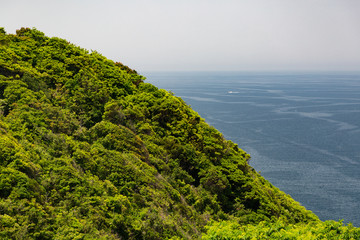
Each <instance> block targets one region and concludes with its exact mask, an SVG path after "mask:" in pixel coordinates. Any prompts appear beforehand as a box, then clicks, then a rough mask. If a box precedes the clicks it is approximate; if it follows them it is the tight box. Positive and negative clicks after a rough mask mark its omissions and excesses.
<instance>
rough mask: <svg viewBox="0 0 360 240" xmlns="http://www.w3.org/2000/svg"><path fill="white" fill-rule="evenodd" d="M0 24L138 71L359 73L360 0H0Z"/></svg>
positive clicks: (13, 30)
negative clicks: (40, 34)
mask: <svg viewBox="0 0 360 240" xmlns="http://www.w3.org/2000/svg"><path fill="white" fill-rule="evenodd" d="M0 23H1V24H0V26H2V27H5V30H6V31H7V32H8V33H15V30H16V29H19V28H20V27H31V28H32V27H35V28H37V29H38V30H40V31H42V32H44V33H45V34H46V35H48V36H57V37H60V38H65V39H67V40H69V41H70V42H72V43H74V44H76V45H78V46H81V47H83V48H86V49H88V50H96V51H98V52H100V53H101V54H103V55H104V56H106V57H108V58H110V59H112V60H114V61H120V62H122V63H124V64H126V65H128V66H130V67H131V68H134V69H136V70H138V71H139V72H140V73H141V72H143V71H152V70H357V71H359V70H360V1H359V0H177V1H175V0H167V1H166V0H101V1H98V0H96V1H95V0H61V1H60V0H52V1H50V0H47V1H46V0H31V1H30V0H1V7H0Z"/></svg>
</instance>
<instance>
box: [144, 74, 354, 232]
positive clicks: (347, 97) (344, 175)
mask: <svg viewBox="0 0 360 240" xmlns="http://www.w3.org/2000/svg"><path fill="white" fill-rule="evenodd" d="M143 75H144V76H146V77H147V80H146V81H147V82H149V83H152V84H154V85H155V86H157V87H159V88H163V89H166V90H170V91H172V92H173V93H174V94H175V95H176V96H179V97H181V98H182V99H183V100H184V101H185V102H186V103H187V104H189V105H191V107H192V108H193V109H194V110H195V111H197V112H199V113H200V115H201V117H202V118H204V119H205V120H206V122H207V123H209V124H210V125H212V126H214V127H215V128H217V129H218V130H219V131H221V132H222V133H223V134H224V136H225V138H227V139H229V140H232V141H233V142H235V143H237V144H238V145H239V147H240V148H242V149H244V150H245V151H246V152H248V153H249V154H250V155H251V160H250V165H251V166H253V167H254V168H255V169H256V171H260V172H261V175H262V176H264V177H265V178H266V179H267V180H269V181H270V182H271V183H272V184H273V185H275V186H276V187H278V188H280V189H281V190H282V191H284V192H286V193H287V194H290V195H291V196H292V197H293V198H294V199H295V200H296V201H298V202H300V203H301V204H302V205H303V206H305V207H306V208H307V209H309V210H311V211H313V212H314V213H315V214H316V215H318V216H319V218H320V219H321V220H330V219H333V220H340V219H343V220H344V222H345V223H348V222H352V223H353V224H354V225H355V226H360V73H249V72H248V73H246V72H148V73H143Z"/></svg>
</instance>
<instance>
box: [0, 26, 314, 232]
mask: <svg viewBox="0 0 360 240" xmlns="http://www.w3.org/2000/svg"><path fill="white" fill-rule="evenodd" d="M0 146H1V148H0V190H1V192H0V230H1V231H0V237H2V238H9V239H26V238H32V239H94V238H95V239H127V238H130V239H165V238H171V237H176V236H177V237H181V238H188V239H190V238H199V237H201V234H202V233H203V232H205V231H206V229H209V227H207V228H205V226H206V225H207V224H208V223H213V224H215V225H216V222H217V221H231V222H232V223H236V224H240V225H243V224H254V223H259V222H261V221H265V222H277V221H279V219H281V222H282V223H285V224H295V223H308V222H309V223H311V222H315V223H318V222H319V220H318V219H317V217H316V216H315V215H314V214H312V213H311V212H310V211H307V210H306V209H305V208H304V207H302V206H301V205H300V204H299V203H297V202H295V201H294V200H293V199H292V198H291V197H290V196H288V195H286V194H284V193H283V192H281V191H280V190H278V189H277V188H275V187H273V186H272V185H271V184H270V183H269V182H267V181H266V180H265V179H263V178H262V177H261V176H260V175H259V174H258V173H257V172H255V171H254V170H253V169H252V168H251V167H250V166H249V165H248V162H247V161H248V160H249V158H250V156H249V155H248V154H246V153H245V152H244V151H243V150H241V149H240V148H239V147H238V146H237V145H236V144H234V143H233V142H231V141H227V140H226V139H224V137H223V136H222V135H221V133H219V132H218V131H217V130H216V129H214V128H213V127H211V126H209V125H208V124H207V123H205V121H204V120H203V119H202V118H201V117H200V116H199V115H198V114H197V113H196V112H194V111H193V110H192V109H191V108H190V107H189V106H187V105H186V104H185V102H184V101H182V100H181V99H180V98H178V97H176V96H173V95H172V94H171V93H169V92H167V91H165V90H161V89H157V88H156V87H155V86H153V85H151V84H148V83H145V82H144V77H142V76H140V75H138V74H137V73H136V71H134V70H132V69H130V68H128V67H127V66H125V65H123V64H121V63H115V62H113V61H111V60H108V59H106V58H105V57H103V56H102V55H100V54H99V53H97V52H88V51H86V50H84V49H82V48H80V47H77V46H74V45H73V44H70V43H69V42H67V41H66V40H63V39H59V38H49V37H46V36H45V35H44V34H43V33H42V32H40V31H38V30H36V29H25V28H22V29H20V30H18V31H17V33H16V34H6V32H5V31H4V29H0ZM213 226H214V225H213ZM210 230H211V228H210Z"/></svg>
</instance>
